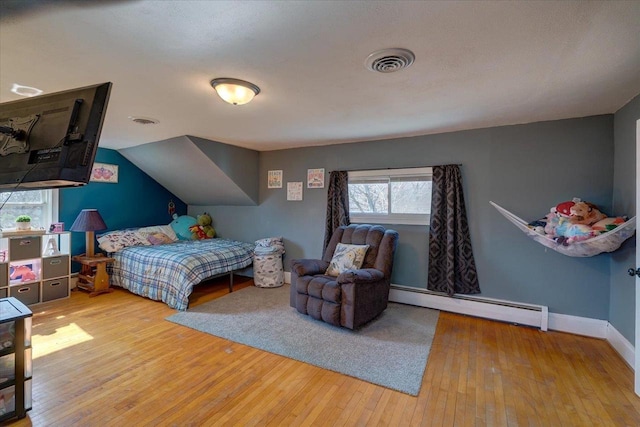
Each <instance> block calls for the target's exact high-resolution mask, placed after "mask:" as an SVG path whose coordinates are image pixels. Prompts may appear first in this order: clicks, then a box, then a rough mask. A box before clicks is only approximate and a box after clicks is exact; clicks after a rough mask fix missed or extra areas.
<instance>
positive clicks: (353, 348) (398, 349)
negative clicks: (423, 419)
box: [167, 285, 439, 396]
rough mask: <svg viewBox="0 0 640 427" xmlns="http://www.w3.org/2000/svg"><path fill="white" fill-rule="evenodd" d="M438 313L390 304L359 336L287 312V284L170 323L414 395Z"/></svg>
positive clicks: (229, 298) (212, 304)
mask: <svg viewBox="0 0 640 427" xmlns="http://www.w3.org/2000/svg"><path fill="white" fill-rule="evenodd" d="M438 313H439V312H438V311H437V310H431V309H428V308H421V307H414V306H410V305H404V304H397V303H389V307H388V308H387V309H386V310H385V311H384V312H383V313H382V314H381V315H380V316H378V317H377V318H376V319H374V320H373V321H372V322H370V323H368V324H367V325H365V326H364V327H363V328H361V329H359V330H357V331H350V330H348V329H343V328H338V327H335V326H331V325H328V324H326V323H323V322H320V321H317V320H314V319H312V318H310V317H309V316H305V315H302V314H300V313H298V312H297V311H296V310H295V309H294V308H292V307H290V306H289V285H285V286H283V287H280V288H257V287H254V286H251V287H248V288H244V289H241V290H239V291H236V292H233V293H231V294H228V295H225V296H224V297H221V298H218V299H215V300H213V301H209V302H207V303H204V304H201V305H198V306H196V307H194V308H192V309H189V310H188V311H183V312H178V313H176V314H173V315H171V316H169V317H167V320H169V321H171V322H174V323H178V324H180V325H184V326H187V327H190V328H192V329H196V330H199V331H202V332H206V333H208V334H212V335H215V336H218V337H222V338H226V339H228V340H231V341H235V342H238V343H241V344H246V345H248V346H251V347H254V348H258V349H261V350H265V351H268V352H271V353H275V354H279V355H281V356H285V357H289V358H291V359H295V360H299V361H302V362H306V363H309V364H311V365H315V366H318V367H321V368H325V369H329V370H332V371H335V372H339V373H342V374H346V375H350V376H352V377H356V378H359V379H362V380H365V381H368V382H371V383H374V384H378V385H381V386H384V387H388V388H391V389H394V390H398V391H401V392H403V393H407V394H411V395H413V396H417V395H418V392H419V391H420V386H421V384H422V376H423V375H424V370H425V367H426V364H427V356H428V355H429V350H430V348H431V342H432V341H433V335H434V333H435V330H436V323H437V321H438Z"/></svg>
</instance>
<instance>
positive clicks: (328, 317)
mask: <svg viewBox="0 0 640 427" xmlns="http://www.w3.org/2000/svg"><path fill="white" fill-rule="evenodd" d="M338 243H345V244H354V245H369V248H368V250H367V252H366V255H365V258H364V262H363V263H362V267H361V268H360V269H358V270H347V271H345V272H343V273H340V274H339V275H338V276H337V277H334V276H328V275H326V274H325V271H326V270H327V267H328V266H329V263H330V262H331V259H332V257H333V254H334V251H335V249H336V246H337V245H338ZM397 244H398V233H397V232H396V231H395V230H385V229H384V228H383V227H382V226H379V225H368V224H354V225H349V226H342V227H339V228H337V229H336V231H335V232H334V233H333V236H332V237H331V240H330V241H329V245H328V246H327V249H326V250H325V252H324V256H323V257H322V259H294V260H292V261H291V296H290V305H291V306H292V307H294V308H296V309H297V310H298V311H299V312H300V313H303V314H307V315H309V316H311V317H313V318H314V319H317V320H322V321H324V322H327V323H330V324H332V325H336V326H342V327H345V328H349V329H356V328H359V327H360V326H362V325H364V324H365V323H367V322H369V321H370V320H372V319H373V318H375V317H376V316H378V315H379V314H380V313H382V312H383V311H384V310H385V309H386V308H387V303H388V301H389V289H390V286H391V271H392V268H393V257H394V254H395V250H396V246H397Z"/></svg>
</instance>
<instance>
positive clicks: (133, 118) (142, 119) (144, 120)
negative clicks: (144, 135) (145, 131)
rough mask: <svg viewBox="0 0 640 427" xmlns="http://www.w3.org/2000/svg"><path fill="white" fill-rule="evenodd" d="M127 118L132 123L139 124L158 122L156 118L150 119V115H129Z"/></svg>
mask: <svg viewBox="0 0 640 427" xmlns="http://www.w3.org/2000/svg"><path fill="white" fill-rule="evenodd" d="M129 120H131V121H132V122H134V123H138V124H139V125H155V124H158V123H160V122H159V121H158V120H156V119H152V118H151V117H136V116H129Z"/></svg>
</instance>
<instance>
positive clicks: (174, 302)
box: [110, 239, 255, 310]
mask: <svg viewBox="0 0 640 427" xmlns="http://www.w3.org/2000/svg"><path fill="white" fill-rule="evenodd" d="M254 246H255V245H253V244H252V243H245V242H238V241H234V240H226V239H207V240H192V241H183V242H176V243H170V244H166V245H157V246H132V247H128V248H124V249H122V250H120V251H118V252H115V253H112V254H110V256H112V257H113V258H115V262H114V263H113V264H112V266H111V284H112V285H114V286H120V287H122V288H125V289H128V290H130V291H131V292H133V293H134V294H138V295H142V296H144V297H147V298H150V299H153V300H156V301H163V302H165V303H166V304H167V305H168V306H169V307H171V308H175V309H176V310H186V309H187V306H188V304H189V295H191V291H192V290H193V285H196V284H198V283H200V282H201V281H203V280H204V279H207V278H209V277H211V276H215V275H218V274H222V273H228V272H231V271H233V270H237V269H240V268H244V267H247V266H248V265H250V264H251V262H252V259H253V248H254Z"/></svg>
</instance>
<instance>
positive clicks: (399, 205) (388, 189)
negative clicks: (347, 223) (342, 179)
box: [349, 168, 432, 225]
mask: <svg viewBox="0 0 640 427" xmlns="http://www.w3.org/2000/svg"><path fill="white" fill-rule="evenodd" d="M431 172H432V171H431V168H409V169H387V170H372V171H356V172H349V216H350V217H351V222H355V223H358V222H360V223H363V222H368V223H375V224H416V225H428V224H429V214H430V213H431Z"/></svg>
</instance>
